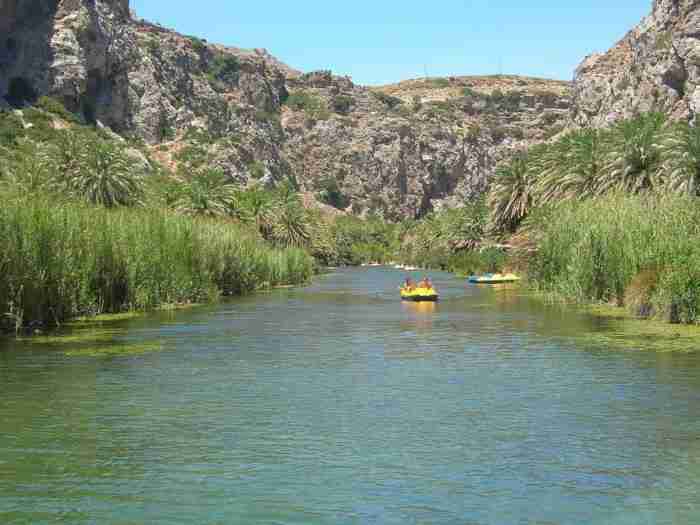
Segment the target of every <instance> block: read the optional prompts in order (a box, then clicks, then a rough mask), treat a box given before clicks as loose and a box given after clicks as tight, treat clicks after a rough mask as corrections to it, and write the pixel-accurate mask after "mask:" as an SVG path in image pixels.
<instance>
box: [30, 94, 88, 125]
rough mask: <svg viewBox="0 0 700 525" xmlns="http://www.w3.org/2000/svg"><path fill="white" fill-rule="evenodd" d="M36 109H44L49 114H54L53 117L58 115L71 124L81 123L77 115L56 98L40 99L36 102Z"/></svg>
mask: <svg viewBox="0 0 700 525" xmlns="http://www.w3.org/2000/svg"><path fill="white" fill-rule="evenodd" d="M35 107H37V108H39V109H43V110H44V111H46V112H48V113H52V114H53V115H56V116H57V117H60V118H62V119H63V120H65V121H67V122H71V123H73V124H79V123H80V119H79V118H78V116H77V115H76V114H75V113H71V112H70V111H68V110H67V109H66V108H65V106H64V105H63V104H62V103H61V102H59V101H58V100H56V99H55V98H51V97H39V100H37V101H36V104H35Z"/></svg>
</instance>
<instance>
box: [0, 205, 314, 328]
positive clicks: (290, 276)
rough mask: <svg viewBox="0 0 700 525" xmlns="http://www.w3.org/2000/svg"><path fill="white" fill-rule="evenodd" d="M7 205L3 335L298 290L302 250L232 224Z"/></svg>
mask: <svg viewBox="0 0 700 525" xmlns="http://www.w3.org/2000/svg"><path fill="white" fill-rule="evenodd" d="M3 197H4V202H3V205H2V206H1V207H0V246H1V249H0V329H4V330H20V329H22V328H26V327H33V326H56V325H58V324H60V323H62V322H64V321H66V320H69V319H71V318H74V317H78V316H85V315H96V314H102V313H116V312H123V311H133V310H146V309H152V308H157V307H160V306H163V305H168V304H183V303H198V302H205V301H212V300H215V299H217V298H218V297H220V296H222V295H238V294H245V293H248V292H251V291H253V290H255V289H257V288H262V287H272V286H276V285H284V284H296V283H301V282H304V281H306V280H308V279H309V278H310V277H311V275H312V273H313V260H312V258H311V257H310V256H309V255H308V254H307V253H306V252H305V251H303V250H299V249H284V250H280V249H274V248H272V247H270V246H269V245H268V244H266V243H265V242H264V241H263V240H261V239H260V238H259V237H258V236H257V235H256V233H254V232H250V231H248V230H246V229H245V228H243V227H241V226H239V225H236V224H235V223H232V222H223V221H218V222H215V221H213V220H207V219H197V218H192V217H184V216H179V215H175V214H173V213H170V212H167V211H163V210H146V209H136V210H135V209H125V208H121V209H113V210H108V209H105V208H101V207H94V206H90V205H87V204H81V203H79V202H72V201H66V202H57V201H56V197H55V196H51V197H50V196H41V195H32V196H21V195H19V196H18V195H12V194H9V193H8V194H5V195H3Z"/></svg>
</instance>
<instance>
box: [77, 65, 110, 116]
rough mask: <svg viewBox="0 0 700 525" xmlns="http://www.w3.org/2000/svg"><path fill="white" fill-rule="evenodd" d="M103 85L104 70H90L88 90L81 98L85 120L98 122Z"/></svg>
mask: <svg viewBox="0 0 700 525" xmlns="http://www.w3.org/2000/svg"><path fill="white" fill-rule="evenodd" d="M103 86H104V79H103V77H102V72H101V71H100V70H99V69H91V70H90V71H88V78H87V90H86V92H85V94H84V95H83V97H82V100H81V109H82V113H83V116H84V117H85V121H86V122H87V123H89V124H96V123H97V102H98V99H99V97H100V93H101V92H102V90H103Z"/></svg>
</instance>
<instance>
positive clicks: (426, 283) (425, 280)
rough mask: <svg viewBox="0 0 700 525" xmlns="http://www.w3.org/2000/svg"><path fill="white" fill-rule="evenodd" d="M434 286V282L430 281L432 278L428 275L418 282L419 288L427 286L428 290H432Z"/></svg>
mask: <svg viewBox="0 0 700 525" xmlns="http://www.w3.org/2000/svg"><path fill="white" fill-rule="evenodd" d="M432 287H433V283H432V282H430V279H429V278H428V277H427V276H426V277H423V280H422V281H421V282H420V283H418V288H425V289H426V290H430V289H432Z"/></svg>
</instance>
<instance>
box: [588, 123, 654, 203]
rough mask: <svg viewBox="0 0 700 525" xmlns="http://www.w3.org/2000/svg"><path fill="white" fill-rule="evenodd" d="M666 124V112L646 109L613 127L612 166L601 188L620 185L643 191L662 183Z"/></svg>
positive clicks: (605, 174)
mask: <svg viewBox="0 0 700 525" xmlns="http://www.w3.org/2000/svg"><path fill="white" fill-rule="evenodd" d="M665 124H666V116H665V115H664V114H663V113H646V114H643V115H640V116H638V117H636V118H634V119H631V120H625V121H622V122H620V123H619V124H617V126H615V128H613V130H612V137H611V138H612V141H611V142H612V147H611V151H610V152H609V166H608V169H607V170H606V172H605V173H604V175H603V177H602V178H601V185H600V189H601V190H602V191H607V190H609V189H613V188H616V187H617V188H620V189H622V190H624V191H628V192H631V193H641V192H644V191H648V190H651V189H653V188H655V187H658V186H660V185H661V183H662V180H661V176H662V170H661V146H660V144H659V141H660V139H661V135H662V130H663V127H664V125H665Z"/></svg>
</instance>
